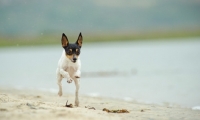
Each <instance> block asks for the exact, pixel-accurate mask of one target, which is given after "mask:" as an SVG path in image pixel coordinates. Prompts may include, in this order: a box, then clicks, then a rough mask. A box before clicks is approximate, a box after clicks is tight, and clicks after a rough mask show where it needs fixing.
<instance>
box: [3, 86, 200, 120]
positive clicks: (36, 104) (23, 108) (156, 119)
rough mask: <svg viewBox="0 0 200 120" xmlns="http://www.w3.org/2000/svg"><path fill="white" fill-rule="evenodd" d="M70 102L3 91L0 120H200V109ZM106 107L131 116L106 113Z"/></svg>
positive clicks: (84, 100)
mask: <svg viewBox="0 0 200 120" xmlns="http://www.w3.org/2000/svg"><path fill="white" fill-rule="evenodd" d="M67 100H68V104H70V103H72V104H74V95H69V94H67V93H64V96H62V97H58V96H57V94H56V93H50V92H41V91H35V90H34V91H33V90H16V89H0V120H200V111H199V110H192V109H190V108H181V107H177V106H176V107H175V106H174V107H171V106H167V105H165V106H160V105H154V104H143V103H137V102H126V101H122V100H117V99H109V98H101V97H89V96H80V98H79V100H80V106H79V107H73V108H68V107H64V106H65V104H66V101H67ZM85 106H86V107H87V108H86V107H85ZM89 108H92V109H89ZM94 108H95V110H94ZM104 108H107V109H110V110H118V109H126V110H128V111H129V113H107V112H106V111H102V110H103V109H104Z"/></svg>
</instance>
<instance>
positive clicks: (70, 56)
mask: <svg viewBox="0 0 200 120" xmlns="http://www.w3.org/2000/svg"><path fill="white" fill-rule="evenodd" d="M74 56H75V58H77V59H78V57H79V55H76V54H73V55H67V54H66V57H67V58H69V59H70V60H71V61H73V57H74Z"/></svg>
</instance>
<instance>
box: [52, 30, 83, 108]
mask: <svg viewBox="0 0 200 120" xmlns="http://www.w3.org/2000/svg"><path fill="white" fill-rule="evenodd" d="M82 41H83V37H82V35H81V33H80V34H79V36H78V39H77V41H76V42H75V43H72V44H71V43H69V41H68V39H67V36H66V35H65V34H64V33H63V34H62V38H61V44H62V47H63V48H64V50H63V52H62V55H61V58H60V60H59V61H58V67H57V70H56V75H57V83H58V86H59V91H58V95H59V96H62V84H61V81H62V79H63V78H66V79H67V82H68V83H72V81H74V83H75V86H76V91H75V95H76V96H75V106H79V99H78V92H79V87H80V84H79V78H80V76H81V71H80V69H81V61H80V59H79V55H80V50H81V47H82Z"/></svg>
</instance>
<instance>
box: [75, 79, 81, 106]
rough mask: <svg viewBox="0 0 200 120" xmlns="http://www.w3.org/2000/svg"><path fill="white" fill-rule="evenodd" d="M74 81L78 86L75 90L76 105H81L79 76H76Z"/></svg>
mask: <svg viewBox="0 0 200 120" xmlns="http://www.w3.org/2000/svg"><path fill="white" fill-rule="evenodd" d="M74 83H75V86H76V91H75V106H77V107H78V106H79V99H78V94H79V93H78V92H79V87H80V84H79V78H74Z"/></svg>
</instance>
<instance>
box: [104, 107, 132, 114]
mask: <svg viewBox="0 0 200 120" xmlns="http://www.w3.org/2000/svg"><path fill="white" fill-rule="evenodd" d="M103 111H106V112H108V113H129V111H128V110H126V109H121V110H109V109H107V108H104V109H103Z"/></svg>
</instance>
